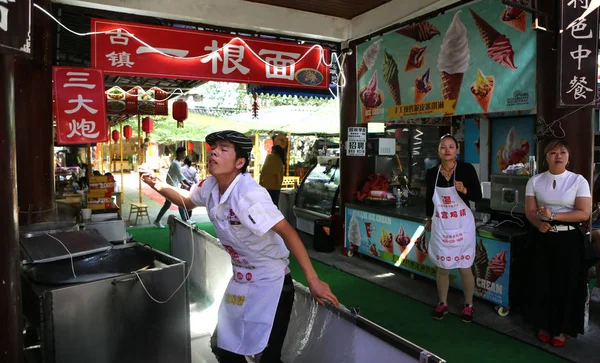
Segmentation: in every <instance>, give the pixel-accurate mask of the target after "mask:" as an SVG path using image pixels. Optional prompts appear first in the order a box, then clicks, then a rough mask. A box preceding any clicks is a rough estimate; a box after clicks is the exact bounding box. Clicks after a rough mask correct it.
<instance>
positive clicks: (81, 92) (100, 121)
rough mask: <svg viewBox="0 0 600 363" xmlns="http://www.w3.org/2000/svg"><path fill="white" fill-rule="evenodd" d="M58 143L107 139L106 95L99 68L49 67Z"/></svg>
mask: <svg viewBox="0 0 600 363" xmlns="http://www.w3.org/2000/svg"><path fill="white" fill-rule="evenodd" d="M52 75H53V79H54V101H55V105H54V106H55V116H56V140H57V143H58V144H59V145H67V144H89V143H96V142H106V141H108V129H107V120H106V108H105V107H106V95H105V93H104V75H103V73H102V71H101V70H98V69H93V68H79V67H52Z"/></svg>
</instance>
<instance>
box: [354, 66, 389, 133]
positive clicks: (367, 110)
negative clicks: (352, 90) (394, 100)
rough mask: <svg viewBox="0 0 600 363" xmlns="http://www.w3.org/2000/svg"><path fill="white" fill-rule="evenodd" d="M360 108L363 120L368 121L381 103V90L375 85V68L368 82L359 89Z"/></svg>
mask: <svg viewBox="0 0 600 363" xmlns="http://www.w3.org/2000/svg"><path fill="white" fill-rule="evenodd" d="M358 93H359V97H360V110H361V114H362V119H363V122H365V123H366V122H369V121H371V120H372V119H373V117H374V116H375V112H373V111H375V110H376V109H377V108H379V107H380V106H381V105H382V104H383V92H382V91H381V90H380V89H379V87H377V70H375V72H373V76H372V77H371V80H370V81H369V84H368V85H366V86H365V87H363V88H361V89H360V90H359V92H358Z"/></svg>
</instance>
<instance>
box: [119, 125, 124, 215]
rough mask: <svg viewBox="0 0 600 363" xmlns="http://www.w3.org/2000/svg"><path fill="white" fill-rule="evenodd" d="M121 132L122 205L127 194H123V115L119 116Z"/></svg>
mask: <svg viewBox="0 0 600 363" xmlns="http://www.w3.org/2000/svg"><path fill="white" fill-rule="evenodd" d="M119 130H120V131H119V133H120V134H121V138H120V139H119V143H120V144H121V145H120V146H121V189H120V190H119V191H120V192H121V205H123V203H124V202H125V196H124V194H123V117H119Z"/></svg>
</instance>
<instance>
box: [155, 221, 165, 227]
mask: <svg viewBox="0 0 600 363" xmlns="http://www.w3.org/2000/svg"><path fill="white" fill-rule="evenodd" d="M152 224H154V225H155V226H156V227H158V228H165V226H163V225H162V224H161V223H160V222H159V221H154V223H152Z"/></svg>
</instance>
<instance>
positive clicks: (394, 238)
mask: <svg viewBox="0 0 600 363" xmlns="http://www.w3.org/2000/svg"><path fill="white" fill-rule="evenodd" d="M429 240H430V234H429V233H425V229H424V225H423V224H420V223H417V222H413V221H406V220H402V219H398V218H393V217H389V216H384V215H380V214H376V213H370V212H366V211H361V210H358V209H353V208H346V231H345V245H346V248H348V249H349V250H352V251H353V252H355V253H361V254H363V255H366V256H369V257H372V258H375V259H378V260H380V261H383V262H386V263H388V264H390V265H394V266H396V267H400V268H402V269H404V270H407V271H410V272H413V273H416V274H419V275H421V276H425V277H428V278H430V279H432V280H435V277H436V274H437V267H436V266H435V264H434V263H433V262H432V261H431V260H430V259H429V258H428V257H429V254H428V251H429ZM484 254H485V255H484ZM477 263H478V265H477ZM476 266H477V267H476ZM488 270H489V271H488ZM509 270H510V244H508V243H505V242H500V241H496V240H492V239H487V238H477V248H476V255H475V262H474V264H473V272H474V274H475V279H476V286H477V289H476V290H477V291H476V294H478V296H480V297H483V298H484V299H487V300H490V301H493V302H495V303H497V304H501V305H502V306H508V275H509V274H508V271H509ZM450 281H451V285H452V286H453V287H455V288H458V289H462V281H461V278H460V273H459V272H458V270H453V271H452V272H451V273H450Z"/></svg>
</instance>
